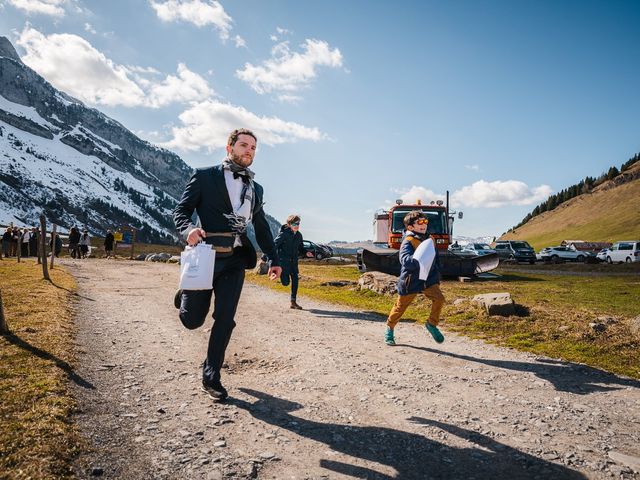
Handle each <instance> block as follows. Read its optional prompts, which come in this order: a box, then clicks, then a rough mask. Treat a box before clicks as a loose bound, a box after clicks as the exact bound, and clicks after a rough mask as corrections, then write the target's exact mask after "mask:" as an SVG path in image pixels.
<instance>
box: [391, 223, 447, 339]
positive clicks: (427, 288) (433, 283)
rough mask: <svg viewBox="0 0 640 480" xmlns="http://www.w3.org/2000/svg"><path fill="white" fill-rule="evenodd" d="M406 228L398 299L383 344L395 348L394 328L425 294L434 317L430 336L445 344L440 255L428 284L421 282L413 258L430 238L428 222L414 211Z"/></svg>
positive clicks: (429, 322)
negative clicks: (420, 294) (418, 295)
mask: <svg viewBox="0 0 640 480" xmlns="http://www.w3.org/2000/svg"><path fill="white" fill-rule="evenodd" d="M404 225H405V227H406V230H407V233H406V234H405V237H404V239H403V240H402V245H400V279H399V280H398V298H397V300H396V303H395V305H394V306H393V308H392V309H391V312H390V313H389V318H387V330H386V332H385V335H384V341H385V343H386V344H387V345H395V344H396V342H395V337H394V332H393V330H394V328H395V326H396V325H397V324H398V321H399V320H400V317H402V314H404V312H405V310H406V309H407V308H408V307H409V305H410V304H411V302H412V301H413V299H414V298H416V295H417V294H418V293H422V294H423V295H424V296H425V297H427V298H429V299H430V300H431V302H432V305H431V314H430V315H429V318H428V320H427V321H426V323H425V328H426V330H427V331H428V332H429V333H430V334H431V336H432V337H433V339H434V340H435V341H436V342H437V343H442V342H444V336H443V335H442V333H441V332H440V330H438V322H439V321H440V311H441V310H442V306H443V305H444V295H442V292H441V291H440V268H439V266H438V255H437V249H436V258H435V259H434V261H433V264H432V265H431V270H429V274H428V275H427V279H426V280H420V278H419V274H420V264H419V262H418V261H417V260H414V258H413V254H414V252H415V251H416V248H418V245H420V243H422V242H423V241H424V240H426V239H427V238H429V234H428V233H427V227H428V225H429V220H428V219H427V217H425V215H424V213H423V212H421V211H419V210H414V211H412V212H409V213H407V215H405V217H404Z"/></svg>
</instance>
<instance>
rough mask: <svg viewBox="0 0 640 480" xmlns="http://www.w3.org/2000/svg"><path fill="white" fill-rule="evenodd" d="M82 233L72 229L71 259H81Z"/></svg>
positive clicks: (70, 232) (70, 240)
mask: <svg viewBox="0 0 640 480" xmlns="http://www.w3.org/2000/svg"><path fill="white" fill-rule="evenodd" d="M79 247H80V231H79V230H78V229H77V228H76V227H71V230H70V231H69V255H71V258H80V248H79Z"/></svg>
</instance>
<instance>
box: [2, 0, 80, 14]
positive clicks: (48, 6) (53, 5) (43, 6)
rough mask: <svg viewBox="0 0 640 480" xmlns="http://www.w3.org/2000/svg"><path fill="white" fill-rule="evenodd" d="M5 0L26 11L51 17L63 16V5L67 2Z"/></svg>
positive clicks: (54, 0) (62, 0)
mask: <svg viewBox="0 0 640 480" xmlns="http://www.w3.org/2000/svg"><path fill="white" fill-rule="evenodd" d="M7 2H8V3H9V4H10V5H13V6H14V7H16V8H19V9H20V10H24V11H25V12H27V13H41V14H43V15H51V16H52V17H63V16H64V14H65V11H64V5H65V4H66V3H68V1H67V0H7Z"/></svg>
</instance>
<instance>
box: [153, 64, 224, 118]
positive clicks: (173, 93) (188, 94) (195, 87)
mask: <svg viewBox="0 0 640 480" xmlns="http://www.w3.org/2000/svg"><path fill="white" fill-rule="evenodd" d="M177 73H178V75H177V76H174V75H167V78H165V79H164V80H163V81H162V82H161V83H154V84H151V86H150V87H149V89H148V97H147V104H148V106H150V107H162V106H164V105H168V104H170V103H176V102H177V103H187V102H190V101H193V100H204V99H206V98H210V97H212V96H213V95H214V91H213V90H212V89H211V88H210V87H209V84H208V83H207V81H206V80H205V79H204V78H202V77H201V76H200V75H198V74H197V73H194V72H192V71H191V70H189V69H188V68H187V66H186V65H185V64H184V63H180V64H178V72H177Z"/></svg>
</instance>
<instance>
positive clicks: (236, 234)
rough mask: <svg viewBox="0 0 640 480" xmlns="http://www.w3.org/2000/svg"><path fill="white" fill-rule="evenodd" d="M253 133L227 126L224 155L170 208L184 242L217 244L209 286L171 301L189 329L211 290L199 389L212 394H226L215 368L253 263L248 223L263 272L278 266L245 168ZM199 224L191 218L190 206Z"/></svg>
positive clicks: (275, 273) (200, 319)
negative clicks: (264, 260)
mask: <svg viewBox="0 0 640 480" xmlns="http://www.w3.org/2000/svg"><path fill="white" fill-rule="evenodd" d="M256 146H257V138H256V136H255V134H254V133H253V132H252V131H250V130H247V129H244V128H243V129H237V130H234V131H233V132H231V134H230V135H229V138H228V139H227V147H226V150H227V156H226V158H225V159H224V160H223V161H222V164H220V165H216V166H214V167H207V168H200V169H197V170H196V171H195V173H194V174H193V175H192V176H191V179H190V180H189V183H188V184H187V186H186V188H185V191H184V193H183V195H182V199H181V200H180V202H179V203H178V206H177V207H176V208H175V210H174V213H173V220H174V222H175V225H176V228H177V230H178V232H180V234H181V235H182V236H183V238H184V239H185V240H186V241H187V243H188V244H189V245H196V244H197V243H198V242H200V241H204V242H206V243H208V244H210V245H212V246H213V248H214V249H215V250H216V259H215V266H214V272H213V291H212V290H178V292H177V293H176V295H175V297H174V304H175V306H176V308H178V309H179V310H180V313H179V318H180V320H181V321H182V323H183V325H184V326H185V327H187V328H189V329H194V328H198V327H200V326H202V324H203V323H204V321H205V319H206V317H207V313H208V312H209V307H210V304H211V296H212V295H213V296H214V297H215V300H214V313H213V318H214V321H213V327H212V328H211V335H210V337H209V346H208V349H207V357H206V359H205V361H204V365H203V369H202V389H203V390H204V391H205V392H206V393H207V394H209V396H210V397H211V398H213V399H214V400H219V401H223V400H224V399H226V398H227V397H228V393H227V390H226V389H225V388H224V386H223V385H222V382H221V379H220V373H221V369H222V364H223V362H224V356H225V352H226V349H227V345H228V344H229V340H230V339H231V333H232V331H233V329H234V327H235V326H236V323H235V321H234V317H235V314H236V308H237V306H238V301H239V300H240V294H241V292H242V285H243V283H244V274H245V270H246V269H251V268H253V267H255V266H256V263H257V255H256V251H255V249H254V247H253V245H252V244H251V242H250V240H249V238H248V237H247V227H248V226H249V224H250V223H252V224H253V226H254V229H255V234H256V240H257V242H258V245H259V246H260V248H261V249H262V251H263V252H264V254H265V255H266V256H267V258H268V260H269V261H270V262H271V265H270V267H269V271H268V275H269V278H271V279H272V280H275V279H277V278H278V277H279V276H280V273H281V271H282V270H281V268H280V266H279V263H278V255H277V253H276V249H275V245H274V243H273V236H272V235H271V230H270V229H269V224H268V223H267V219H266V217H265V213H264V210H263V208H262V207H263V205H264V200H263V193H264V192H263V188H262V186H261V185H260V184H258V183H257V182H255V181H254V173H253V171H251V170H250V169H249V166H251V164H252V163H253V159H254V156H255V153H256ZM194 211H195V212H196V213H197V214H198V217H199V222H200V225H201V226H200V227H198V226H195V225H194V224H193V223H192V222H191V217H192V215H193V212H194Z"/></svg>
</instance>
